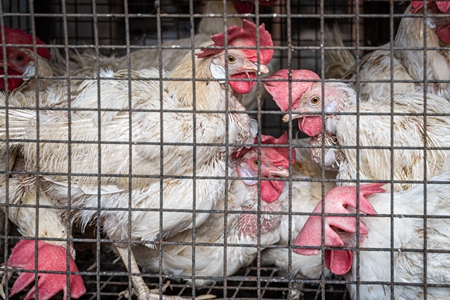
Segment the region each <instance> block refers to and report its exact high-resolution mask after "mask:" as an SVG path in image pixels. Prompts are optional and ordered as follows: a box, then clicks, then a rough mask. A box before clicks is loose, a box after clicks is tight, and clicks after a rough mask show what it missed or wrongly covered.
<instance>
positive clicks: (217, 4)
mask: <svg viewBox="0 0 450 300" xmlns="http://www.w3.org/2000/svg"><path fill="white" fill-rule="evenodd" d="M276 1H277V0H258V3H259V5H265V6H271V5H273V4H274V2H276ZM253 2H254V0H234V1H226V12H224V3H223V1H214V0H208V1H206V6H205V11H204V14H206V15H209V14H211V15H224V14H226V15H236V14H251V13H252V12H253V9H254V4H253ZM223 20H224V18H215V17H204V18H202V20H201V21H200V24H199V27H198V33H197V34H195V35H194V41H193V44H192V40H191V38H190V37H189V38H182V39H178V40H174V41H171V42H167V43H164V44H163V45H162V48H161V50H160V49H158V48H151V49H140V50H136V51H133V52H131V54H130V55H129V56H128V55H125V56H122V57H119V58H117V57H115V56H101V55H100V56H99V55H97V54H96V53H95V52H94V51H89V50H87V51H84V52H83V53H79V52H76V51H75V52H73V53H72V54H71V56H70V60H71V61H72V62H74V64H72V66H71V75H72V76H75V77H79V76H88V77H92V76H94V77H96V74H97V69H99V70H102V69H111V70H113V71H118V70H122V69H128V68H129V67H128V64H130V69H131V70H141V69H144V68H149V67H154V68H161V67H162V68H163V69H165V70H167V71H172V70H173V69H174V68H175V67H176V66H177V65H178V64H179V63H180V61H181V60H182V59H183V57H184V56H185V55H186V54H188V53H190V52H191V49H198V48H199V47H200V46H201V45H202V44H204V43H207V42H209V41H210V40H211V35H214V34H217V33H219V32H222V31H223V28H224V21H223ZM242 20H243V19H242V18H241V17H227V24H228V26H233V25H236V26H239V27H242V25H243V23H242ZM160 58H161V61H162V63H161V65H160V62H159V61H160ZM60 61H64V60H63V59H60ZM97 61H98V64H99V66H98V67H97ZM277 63H279V62H278V61H277ZM274 64H276V63H274V62H269V63H268V68H269V70H270V71H273V70H274ZM58 65H64V64H62V63H58ZM258 88H259V87H257V86H255V87H254V88H253V89H252V91H251V92H249V93H248V94H246V95H244V96H243V100H242V103H243V105H244V107H246V108H247V109H248V110H256V108H257V105H258V102H257V98H258V93H259V98H260V99H263V97H262V94H263V89H262V87H261V89H260V91H258Z"/></svg>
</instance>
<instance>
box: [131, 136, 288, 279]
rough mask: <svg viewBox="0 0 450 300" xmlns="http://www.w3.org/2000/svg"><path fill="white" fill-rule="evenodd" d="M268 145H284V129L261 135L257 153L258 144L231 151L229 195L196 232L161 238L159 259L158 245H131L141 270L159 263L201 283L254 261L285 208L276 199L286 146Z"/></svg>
mask: <svg viewBox="0 0 450 300" xmlns="http://www.w3.org/2000/svg"><path fill="white" fill-rule="evenodd" d="M257 143H258V142H257V140H255V144H257ZM270 144H273V145H280V146H281V145H285V146H287V145H288V138H287V133H285V134H283V135H282V136H281V137H280V138H278V139H275V138H273V137H271V136H264V135H261V145H266V147H264V146H263V147H261V148H260V151H261V156H258V146H254V147H251V148H246V149H243V150H241V151H239V152H236V153H235V155H233V158H232V159H231V160H230V176H231V177H234V178H236V179H231V184H230V188H229V190H228V198H226V197H224V198H222V199H221V200H219V201H218V202H217V203H216V205H215V206H214V207H213V211H214V213H211V214H210V215H209V217H208V219H207V220H206V221H205V222H204V223H203V225H201V226H199V227H197V228H196V229H195V232H194V231H192V230H185V231H183V232H180V233H178V234H176V235H174V236H172V237H170V238H168V239H165V241H164V242H165V244H164V245H163V246H162V247H163V248H162V249H163V250H162V260H161V261H160V256H159V251H158V249H149V248H148V247H145V246H137V247H136V248H134V249H133V253H134V255H135V257H136V260H137V262H138V264H139V265H140V266H141V267H142V268H143V269H144V270H146V271H147V270H148V271H151V272H158V271H159V269H160V262H161V263H162V270H163V272H164V273H165V274H166V275H177V278H180V277H181V278H183V279H188V280H190V281H195V283H196V284H205V283H211V282H212V281H215V280H221V279H223V277H224V276H230V275H233V274H234V273H236V272H237V271H238V270H239V269H240V268H242V267H246V266H248V265H249V264H250V263H251V262H252V261H253V260H254V258H255V257H256V255H258V248H260V249H263V248H264V247H265V246H266V245H272V244H274V243H276V242H278V240H279V239H280V228H279V225H280V219H281V216H280V214H276V212H280V210H281V208H282V207H283V206H285V204H284V203H282V201H280V199H279V197H280V195H281V193H282V191H283V186H284V185H285V182H283V181H276V180H277V178H280V177H289V164H290V163H289V150H288V149H287V148H272V147H270ZM292 159H295V152H293V158H292ZM259 168H260V173H259V172H258V170H259ZM258 174H261V178H262V180H261V181H260V182H261V185H260V195H261V201H258V190H259V188H258V180H257V179H258ZM259 202H260V203H259ZM265 212H271V213H274V214H265ZM258 218H260V223H259V224H258ZM225 219H226V220H225ZM194 233H195V240H193V237H194ZM258 237H259V239H258ZM197 244H198V245H197ZM202 244H206V245H205V246H203V245H202ZM225 245H226V246H225ZM193 248H195V265H194V261H193V251H194V249H193ZM225 252H226V253H225ZM193 267H195V269H193ZM194 274H195V279H194V277H193V276H194ZM197 277H200V278H202V277H206V278H205V279H198V278H197Z"/></svg>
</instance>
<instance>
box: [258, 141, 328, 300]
mask: <svg viewBox="0 0 450 300" xmlns="http://www.w3.org/2000/svg"><path fill="white" fill-rule="evenodd" d="M293 144H294V145H295V147H296V148H295V150H296V155H295V156H296V162H295V164H294V166H293V168H292V175H291V179H292V193H291V194H292V209H291V211H292V213H293V214H292V215H291V216H289V215H286V214H285V215H283V217H282V218H281V224H280V242H279V243H278V244H279V245H280V246H283V247H279V248H270V249H266V250H264V252H263V253H262V258H261V261H262V264H264V265H275V266H276V267H277V268H278V269H279V270H280V271H281V272H282V275H283V276H289V272H290V274H291V275H292V276H298V277H306V278H310V279H314V278H319V277H320V276H321V275H322V262H321V257H320V256H315V257H306V256H301V255H292V254H291V253H292V252H291V250H292V248H288V245H290V244H291V245H292V244H293V242H294V240H295V238H296V237H297V235H298V233H299V232H300V230H301V229H302V228H303V225H304V224H305V222H306V220H307V219H308V216H309V215H308V214H309V213H310V212H311V211H312V210H313V209H314V208H315V207H316V205H317V203H319V202H320V201H321V200H322V196H323V195H324V194H325V193H326V192H327V191H328V190H330V189H332V188H333V187H335V186H336V184H335V182H333V179H335V178H336V173H335V172H332V171H326V172H325V174H324V175H325V177H323V176H322V169H321V168H320V167H319V165H318V164H316V163H315V162H314V161H313V160H312V159H311V155H310V153H309V149H308V147H309V141H308V140H307V139H297V140H294V141H293ZM328 180H330V181H328ZM290 188H291V187H290V186H289V184H287V183H286V184H285V187H284V190H283V194H282V195H281V196H280V200H281V201H282V203H283V204H284V207H283V208H282V211H285V212H287V211H289V201H288V197H289V189H290ZM290 217H291V218H290ZM289 219H291V226H290V227H289ZM289 228H291V236H289ZM289 242H291V243H289ZM289 256H291V260H289ZM325 270H326V269H325ZM328 275H330V274H329V273H326V274H325V276H328ZM296 292H297V291H295V290H292V291H291V294H292V295H294V294H295V293H296Z"/></svg>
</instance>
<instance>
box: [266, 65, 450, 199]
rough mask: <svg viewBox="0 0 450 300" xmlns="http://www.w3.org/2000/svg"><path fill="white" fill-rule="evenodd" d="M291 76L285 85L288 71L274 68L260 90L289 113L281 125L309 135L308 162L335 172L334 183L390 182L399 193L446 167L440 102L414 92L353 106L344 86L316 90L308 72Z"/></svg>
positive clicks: (446, 122)
mask: <svg viewBox="0 0 450 300" xmlns="http://www.w3.org/2000/svg"><path fill="white" fill-rule="evenodd" d="M292 78H293V79H292V81H293V82H292V83H290V82H288V80H287V79H288V70H280V71H278V72H276V73H274V74H273V76H271V77H269V79H270V80H274V81H268V82H266V84H265V86H266V89H267V90H268V92H269V93H270V94H271V95H272V96H273V97H274V100H275V101H276V103H277V105H278V106H279V107H280V109H281V110H282V111H286V112H289V113H288V114H286V115H285V116H284V117H283V120H284V121H289V118H292V119H299V121H298V124H299V128H300V130H301V131H302V132H305V133H306V134H308V135H309V136H311V137H312V138H311V144H312V145H313V146H315V147H314V148H311V154H312V156H313V159H314V160H315V161H316V162H317V163H319V164H321V165H322V166H324V167H326V168H331V169H336V170H337V171H338V176H337V179H339V182H340V184H348V183H351V182H354V180H357V179H358V178H360V179H361V180H377V181H393V182H394V190H395V191H400V190H403V189H408V188H410V187H412V186H414V185H415V184H416V183H417V181H418V182H421V181H423V180H424V178H425V177H424V176H426V178H430V177H432V176H435V175H437V174H440V173H442V172H443V171H446V170H449V169H450V166H449V159H448V157H449V154H450V153H449V151H448V150H447V149H448V147H449V146H450V141H449V139H448V136H449V134H450V116H449V114H448V108H447V107H448V101H447V100H446V99H444V98H442V97H439V96H437V95H435V94H426V95H424V93H423V92H417V93H409V94H405V95H395V96H394V98H393V99H392V100H391V99H390V97H387V98H381V99H373V100H371V101H364V102H360V103H359V105H357V103H356V93H355V91H354V90H353V89H352V88H350V87H349V86H348V85H347V84H344V83H339V82H326V83H324V84H323V86H322V83H321V82H314V81H317V80H318V79H320V78H319V77H318V76H317V74H315V73H313V72H311V71H309V70H294V71H292ZM299 79H301V80H303V81H298V82H297V80H299ZM280 80H284V82H283V81H280ZM308 80H309V81H310V82H307V81H308ZM289 84H292V96H290V95H289V90H288V87H289ZM322 88H323V89H324V93H325V94H324V95H322ZM291 97H292V100H291V101H292V106H291V107H292V110H291V109H289V107H290V106H289V101H290V99H289V98H291ZM424 97H426V98H424ZM357 112H358V113H357ZM322 113H323V114H324V119H323V116H322ZM424 115H426V117H424ZM391 132H392V135H391ZM322 147H324V148H325V151H324V153H325V155H324V156H323V155H322Z"/></svg>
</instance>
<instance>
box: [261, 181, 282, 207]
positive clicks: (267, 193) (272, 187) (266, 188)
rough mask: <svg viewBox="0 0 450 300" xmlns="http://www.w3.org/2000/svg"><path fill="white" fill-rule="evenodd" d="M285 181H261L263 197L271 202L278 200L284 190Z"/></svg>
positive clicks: (265, 200)
mask: <svg viewBox="0 0 450 300" xmlns="http://www.w3.org/2000/svg"><path fill="white" fill-rule="evenodd" d="M283 187H284V182H283V181H274V180H262V181H261V199H262V200H263V201H264V202H267V203H271V202H274V201H275V200H277V199H278V198H279V197H280V195H281V192H282V191H283Z"/></svg>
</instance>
